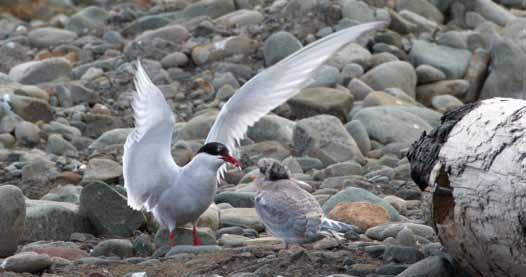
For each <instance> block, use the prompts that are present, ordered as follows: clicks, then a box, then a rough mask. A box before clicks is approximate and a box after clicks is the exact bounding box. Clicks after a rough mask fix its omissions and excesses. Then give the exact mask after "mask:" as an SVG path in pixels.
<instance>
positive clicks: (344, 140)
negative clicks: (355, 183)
mask: <svg viewBox="0 0 526 277" xmlns="http://www.w3.org/2000/svg"><path fill="white" fill-rule="evenodd" d="M293 141H294V147H295V149H296V150H297V151H298V154H299V155H309V156H311V157H315V158H318V159H320V160H321V161H322V162H323V163H324V164H325V165H329V164H333V163H337V162H342V161H348V160H352V159H354V160H356V161H359V162H361V161H363V156H362V153H361V152H360V149H359V148H358V145H356V142H355V141H354V139H353V138H352V136H351V135H350V134H349V133H348V132H347V130H345V127H344V126H343V124H342V123H341V121H340V120H339V119H338V118H336V117H334V116H331V115H318V116H314V117H309V118H305V119H302V120H300V121H298V122H297V123H296V127H295V128H294V133H293Z"/></svg>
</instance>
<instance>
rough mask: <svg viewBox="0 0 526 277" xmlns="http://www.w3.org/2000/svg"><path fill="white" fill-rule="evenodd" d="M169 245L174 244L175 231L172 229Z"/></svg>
mask: <svg viewBox="0 0 526 277" xmlns="http://www.w3.org/2000/svg"><path fill="white" fill-rule="evenodd" d="M170 246H172V247H174V246H175V231H174V230H172V231H170Z"/></svg>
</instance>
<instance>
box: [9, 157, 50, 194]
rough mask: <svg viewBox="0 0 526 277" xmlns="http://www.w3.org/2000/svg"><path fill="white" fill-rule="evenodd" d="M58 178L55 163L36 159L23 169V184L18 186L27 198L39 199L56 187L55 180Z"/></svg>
mask: <svg viewBox="0 0 526 277" xmlns="http://www.w3.org/2000/svg"><path fill="white" fill-rule="evenodd" d="M58 176H59V173H58V170H57V168H56V167H55V163H53V162H51V161H49V160H47V159H45V158H42V157H36V158H34V159H32V160H30V161H29V162H28V163H26V164H25V165H24V167H22V182H20V183H19V185H18V186H19V187H20V188H21V189H22V191H23V192H24V195H25V196H26V197H29V198H33V199H38V198H40V197H42V196H43V195H45V194H46V193H48V192H49V191H50V190H51V189H53V188H54V187H56V184H55V183H54V182H53V180H54V179H55V178H56V177H58Z"/></svg>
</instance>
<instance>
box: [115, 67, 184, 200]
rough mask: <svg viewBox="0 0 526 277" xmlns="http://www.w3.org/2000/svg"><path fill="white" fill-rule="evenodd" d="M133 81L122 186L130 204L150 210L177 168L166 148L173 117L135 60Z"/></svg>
mask: <svg viewBox="0 0 526 277" xmlns="http://www.w3.org/2000/svg"><path fill="white" fill-rule="evenodd" d="M134 84H135V92H134V94H133V101H132V108H133V115H134V118H135V129H134V130H133V131H132V132H131V133H130V134H129V135H128V138H127V139H126V143H125V144H124V154H123V158H122V160H123V161H122V163H123V175H124V186H125V187H126V192H127V194H128V205H129V206H130V207H132V208H133V209H136V210H140V209H141V208H143V207H145V208H146V209H147V210H150V209H152V208H153V207H155V205H156V204H157V201H158V199H159V197H160V195H161V194H162V192H163V191H164V190H165V189H166V188H167V187H168V186H169V185H170V184H171V183H172V182H173V181H174V180H175V179H176V176H177V173H178V171H179V167H178V166H177V165H176V164H175V162H174V160H173V158H172V155H171V152H170V146H171V142H172V133H173V130H174V123H175V118H174V115H173V113H172V110H171V108H170V106H169V105H168V103H167V102H166V100H165V99H164V95H163V94H162V92H161V90H160V89H159V88H158V87H156V86H155V85H154V84H153V83H152V81H151V80H150V78H149V77H148V75H147V74H146V72H145V71H144V68H143V67H142V64H141V62H140V61H137V73H136V75H135V80H134Z"/></svg>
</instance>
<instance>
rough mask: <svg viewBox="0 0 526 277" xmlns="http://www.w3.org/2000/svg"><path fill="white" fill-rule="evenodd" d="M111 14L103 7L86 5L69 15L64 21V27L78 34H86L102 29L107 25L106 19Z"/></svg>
mask: <svg viewBox="0 0 526 277" xmlns="http://www.w3.org/2000/svg"><path fill="white" fill-rule="evenodd" d="M109 17H110V14H109V13H108V12H107V11H106V10H105V9H103V8H100V7H96V6H89V7H86V8H84V9H82V10H80V11H79V12H77V13H76V14H74V15H72V16H71V17H69V18H68V19H67V20H66V22H64V29H66V30H70V31H73V32H75V33H77V34H86V33H89V32H91V31H94V30H100V29H102V28H103V27H104V26H106V20H107V19H108V18H109Z"/></svg>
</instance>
